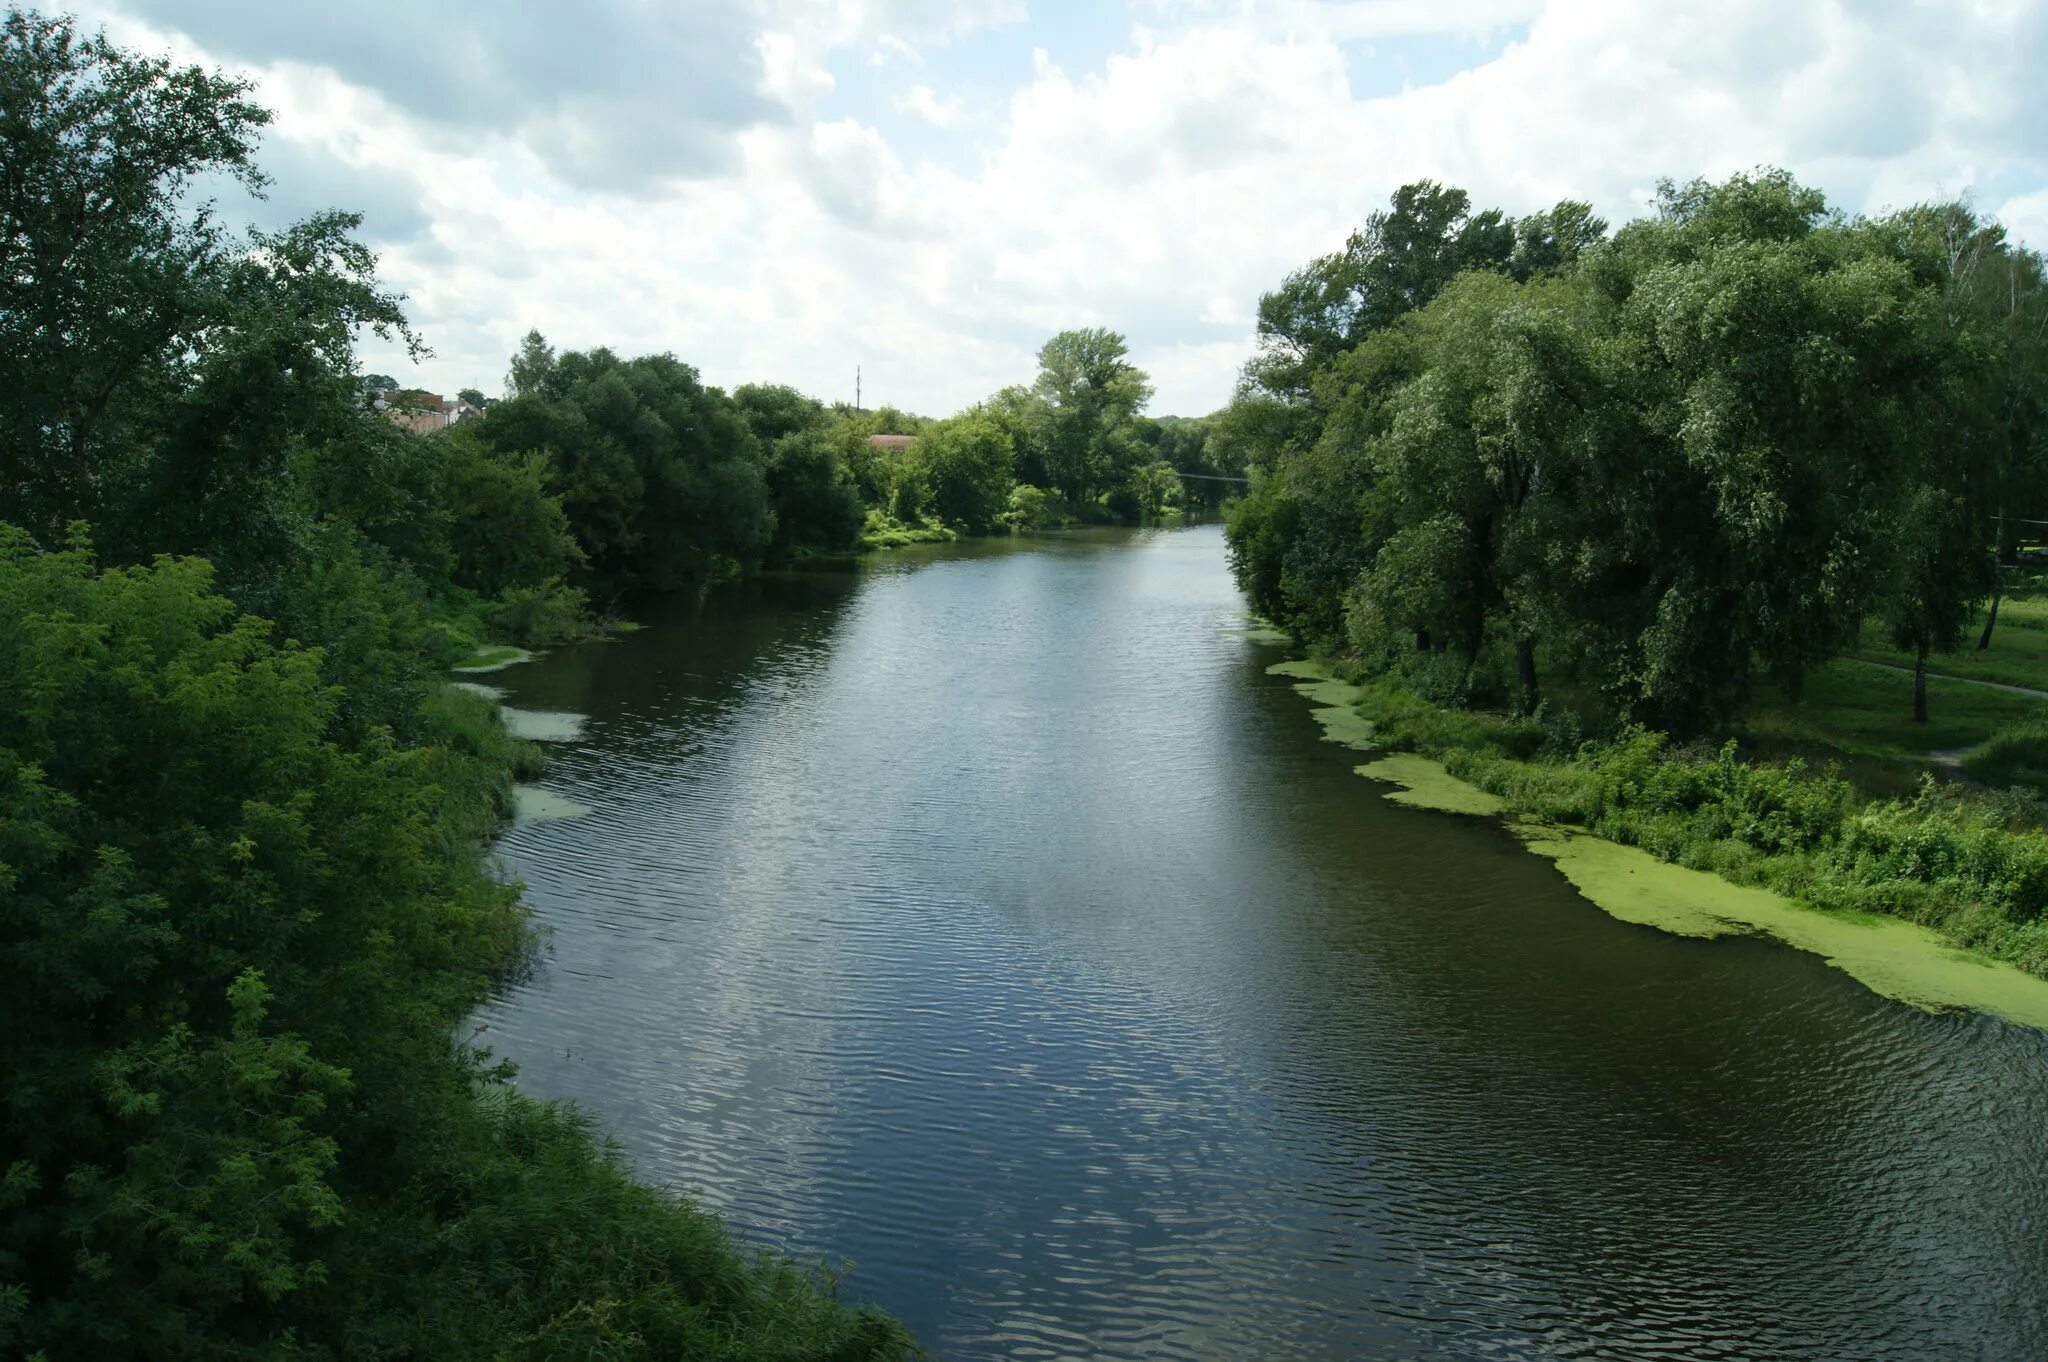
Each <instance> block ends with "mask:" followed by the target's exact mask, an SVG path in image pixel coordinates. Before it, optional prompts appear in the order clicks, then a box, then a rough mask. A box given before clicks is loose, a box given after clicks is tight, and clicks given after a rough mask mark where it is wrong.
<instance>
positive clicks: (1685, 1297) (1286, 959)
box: [482, 526, 2048, 1362]
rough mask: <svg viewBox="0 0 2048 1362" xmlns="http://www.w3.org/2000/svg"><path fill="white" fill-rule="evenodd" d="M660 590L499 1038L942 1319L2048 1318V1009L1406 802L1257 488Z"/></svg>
mask: <svg viewBox="0 0 2048 1362" xmlns="http://www.w3.org/2000/svg"><path fill="white" fill-rule="evenodd" d="M646 623H647V624H648V626H649V627H648V628H646V629H645V630H643V631H642V632H639V633H637V634H633V635H630V636H627V637H625V638H624V639H622V640H621V641H618V642H615V643H610V644H603V645H593V646H587V647H580V648H572V649H565V650H561V651H559V652H557V653H555V654H554V655H552V656H549V657H546V658H544V659H542V660H540V661H538V662H535V663H532V664H529V665H526V666H523V667H519V668H516V669H513V670H510V671H507V672H505V673H503V674H502V676H500V677H493V678H491V679H493V680H495V681H498V682H499V683H500V684H502V685H504V686H505V687H507V688H508V689H509V690H510V691H511V693H512V694H511V698H510V701H509V702H510V703H512V704H515V705H519V706H524V707H531V708H536V709H543V710H562V711H574V712H578V713H582V714H585V715H588V716H589V721H588V723H587V725H586V726H585V727H584V728H583V730H582V733H581V735H580V737H579V738H577V739H576V740H575V741H573V742H570V743H567V744H564V745H563V746H561V747H560V748H559V750H558V759H557V761H556V764H555V766H554V768H553V769H552V770H551V771H550V773H549V775H548V776H547V777H546V780H545V782H544V783H545V784H546V786H547V787H548V788H549V789H551V790H554V791H557V792H559V793H561V794H563V795H566V796H569V797H570V798H573V799H574V800H577V801H580V802H581V803H582V804H584V805H587V806H589V809H590V812H589V813H588V814H587V815H586V816H583V817H579V818H570V819H561V820H556V821H550V822H534V823H524V824H521V825H519V826H516V827H514V828H513V829H512V830H511V831H509V832H508V833H507V834H506V835H505V837H504V839H503V841H502V843H501V846H500V854H501V855H502V857H503V860H504V862H505V863H506V865H507V867H508V868H509V870H510V871H511V872H512V873H514V874H516V875H518V876H519V877H520V878H522V879H524V880H525V881H526V883H527V885H528V889H529V897H530V899H531V902H532V904H533V906H534V909H535V912H536V915H537V917H538V918H539V920H540V921H541V922H542V923H544V924H545V925H546V926H548V927H549V928H551V929H552V933H553V935H552V944H551V949H550V951H549V953H548V956H547V958H546V960H545V963H544V964H543V966H542V967H541V968H540V970H539V971H538V972H537V973H536V975H535V976H534V977H533V978H532V979H531V980H530V981H528V982H527V983H525V984H524V985H522V986H520V987H517V988H514V989H511V990H510V991H508V992H507V993H506V994H505V995H504V996H503V997H501V998H500V999H498V1000H497V1001H496V1002H495V1003H494V1004H492V1005H491V1006H490V1007H488V1008H487V1009H486V1010H485V1013H484V1016H483V1019H482V1020H483V1021H484V1022H485V1023H486V1024H487V1026H488V1030H487V1031H486V1033H485V1036H484V1039H485V1041H486V1042H487V1043H489V1044H490V1045H492V1046H493V1047H494V1048H495V1050H496V1051H497V1052H498V1053H499V1054H501V1055H504V1056H506V1057H508V1058H511V1059H513V1060H515V1061H517V1062H518V1064H519V1066H520V1069H521V1072H522V1082H523V1084H524V1085H525V1086H526V1087H527V1088H529V1089H530V1090H532V1091H535V1092H538V1093H542V1094H547V1095H551V1096H560V1097H570V1098H574V1099H576V1100H578V1101H579V1102H581V1103H583V1104H584V1105H586V1106H587V1107H588V1108H590V1109H591V1110H592V1111H594V1112H595V1113H596V1114H597V1115H598V1116H600V1117H601V1118H602V1119H603V1121H604V1122H605V1123H606V1124H607V1125H608V1126H609V1128H610V1129H611V1130H612V1131H613V1132H614V1133H615V1134H616V1136H617V1138H618V1139H619V1141H620V1142H621V1144H622V1145H623V1147H624V1148H625V1149H626V1151H627V1152H628V1154H629V1155H630V1157H631V1159H632V1161H633V1164H634V1166H635V1167H636V1169H637V1170H638V1171H639V1172H640V1173H641V1174H642V1175H643V1176H645V1177H648V1178H650V1179H653V1180H656V1181H660V1182H665V1183H668V1184H671V1185H675V1186H679V1187H684V1188H689V1189H692V1190H694V1191H696V1192H697V1193H698V1194H699V1195H700V1196H701V1197H702V1199H703V1200H704V1201H705V1202H707V1203H708V1204H710V1205H712V1206H714V1207H716V1208H717V1209H719V1210H720V1211H722V1212H723V1213H725V1214H726V1215H727V1216H728V1217H729V1218H730V1220H731V1222H732V1223H733V1225H734V1226H735V1228H736V1229H737V1230H738V1231H739V1232H740V1233H741V1234H743V1235H744V1236H745V1237H747V1238H748V1239H749V1240H751V1241H753V1242H757V1243H760V1244H763V1245H768V1246H773V1247H775V1248H778V1249H782V1250H785V1251H788V1252H791V1253H794V1254H796V1255H798V1256H800V1257H803V1258H805V1259H808V1260H811V1261H819V1260H826V1261H831V1262H834V1263H837V1262H839V1261H840V1260H850V1261H851V1262H852V1264H853V1267H852V1268H851V1270H850V1271H849V1272H848V1274H847V1275H846V1277H845V1278H844V1280H843V1285H842V1291H843V1292H844V1293H845V1294H847V1295H849V1296H851V1297H854V1298H860V1299H873V1300H876V1301H879V1302H880V1303H881V1304H882V1305H884V1306H885V1307H886V1308H887V1309H889V1310H890V1311H892V1312H893V1313H895V1314H896V1315H897V1316H898V1317H900V1318H902V1319H903V1320H905V1321H906V1322H907V1323H908V1324H909V1325H910V1326H911V1327H912V1328H913V1329H915V1330H916V1331H917V1333H918V1335H919V1338H920V1340H921V1341H922V1342H923V1343H924V1345H925V1346H926V1347H927V1348H928V1349H929V1350H930V1351H931V1353H932V1354H933V1355H934V1356H935V1357H939V1358H946V1359H955V1358H959V1359H972V1358H997V1357H1003V1358H1009V1357H1017V1358H1040V1357H1045V1358H1050V1357H1108V1358H1139V1357H1144V1358H1183V1357H1184V1358H1233V1359H1234V1358H1273V1359H1281V1358H1381V1357H1384V1358H1423V1357H1431V1358H1436V1357H1441V1358H1489V1357H1504V1358H1522V1357H1546V1358H1547V1357H1556V1358H1652V1357H1669V1358H1686V1359H1705V1358H1742V1359H1763V1358H1801V1359H1806V1358H1842V1359H1851V1358H1854V1359H1864V1358H1916V1359H1917V1358H1929V1359H1956V1360H1960V1359H1974V1358H1982V1359H2007V1358H2011V1359H2027V1360H2028V1362H2039V1359H2041V1358H2043V1357H2048V1120H2044V1112H2048V1101H2044V1099H2048V1035H2044V1033H2042V1032H2040V1031H2036V1030H2031V1029H2028V1028H2025V1027H2020V1026H2015V1025H2011V1024H2009V1023H2006V1022H2001V1021H1997V1020H1994V1019H1991V1018H1988V1017H1982V1016H1968V1015H1944V1016H1932V1015H1927V1014H1924V1013H1920V1012H1917V1011H1914V1010H1913V1009H1911V1008H1908V1007H1906V1006H1904V1005H1902V1004H1899V1003H1895V1002H1891V1001H1887V1000H1885V999H1883V998H1880V997H1878V996H1876V995H1874V994H1872V993H1870V992H1868V991H1866V990H1865V989H1863V988H1862V987H1861V986H1860V985H1858V984H1856V983H1855V982H1853V981H1852V980H1850V979H1848V978H1847V977H1846V976H1844V975H1842V974H1840V973H1838V972H1836V971H1834V970H1832V969H1830V968H1829V967H1828V966H1827V965H1826V964H1825V963H1824V962H1823V961H1822V960H1821V959H1820V958H1818V957H1816V956H1812V955H1807V954H1803V953H1800V952H1798V951H1794V950H1791V949H1788V948H1785V947H1781V946H1777V945H1772V944H1768V943H1765V942H1761V941H1754V940H1722V941H1696V940H1689V939H1684V938H1678V937H1672V936H1666V935H1663V934H1661V933H1659V932H1657V931H1654V930H1652V929H1650V928H1646V927H1639V926H1633V925H1629V924H1626V923H1623V922H1619V921H1616V920H1615V919H1613V918H1611V917H1609V916H1607V915H1606V914H1604V913H1602V912H1601V911H1599V910H1598V909H1597V908H1594V907H1593V906H1591V905H1590V904H1588V903H1587V902H1586V901H1585V900H1583V899H1581V898H1580V897H1579V896H1578V895H1577V894H1576V893H1575V892H1574V891H1573V890H1572V889H1571V887H1570V886H1569V885H1568V884H1566V883H1565V881H1564V880H1563V879H1562V878H1561V877H1560V875H1559V874H1558V872H1557V871H1556V869H1555V868H1554V867H1552V866H1551V865H1550V864H1549V863H1548V862H1546V861H1543V860H1541V859H1539V858H1537V857H1535V856H1533V855H1531V854H1529V853H1528V852H1527V851H1525V850H1524V849H1523V848H1522V847H1521V846H1520V845H1519V844H1517V843H1516V842H1515V841H1514V840H1513V839H1512V838H1511V837H1510V836H1509V835H1508V834H1507V833H1506V832H1505V831H1503V830H1502V829H1500V828H1499V827H1497V826H1495V825H1493V824H1491V823H1488V822H1485V821H1481V820H1474V819H1462V818H1458V817H1455V816H1451V815H1445V814H1437V813H1429V812H1422V811H1417V810H1410V809H1403V808H1400V807H1397V806H1394V805H1392V804H1390V803H1387V802H1386V801H1384V800H1382V799H1381V798H1380V797H1379V792H1378V787H1375V786H1374V785H1372V784H1370V783H1368V782H1367V781H1364V780H1361V779H1359V778H1358V777H1356V776H1355V775H1353V774H1352V767H1353V766H1354V765H1355V764H1356V762H1357V760H1358V757H1357V755H1356V754H1355V753H1352V752H1349V751H1346V750H1344V749H1343V748H1340V747H1336V746H1333V745H1331V744H1328V743H1324V742H1322V741H1320V740H1319V737H1320V730H1319V729H1318V728H1317V726H1316V725H1315V724H1314V723H1313V722H1311V720H1310V719H1309V716H1308V706H1307V705H1306V704H1305V703H1304V702H1303V701H1302V700H1301V698H1300V697H1298V696H1297V695H1295V694H1294V693H1293V691H1292V690H1291V689H1290V687H1289V686H1288V684H1287V682H1286V681H1285V680H1284V679H1282V678H1278V677H1273V676H1269V675H1268V674H1267V673H1266V668H1267V667H1268V666H1269V665H1270V664H1272V663H1273V662H1274V661H1276V660H1277V659H1279V658H1280V657H1282V656H1283V655H1284V654H1282V653H1281V652H1280V651H1279V650H1278V649H1275V648H1273V647H1271V646H1269V645H1265V644H1261V643H1257V642H1254V641H1252V640H1250V639H1247V638H1246V637H1244V636H1243V634H1242V632H1241V631H1242V626H1243V623H1244V606H1243V602H1242V601H1241V600H1240V598H1239V597H1238V595H1237V592H1236V591H1235V589H1234V588H1233V586H1232V584H1231V582H1230V579H1229V575H1228V572H1227V571H1226V568H1225V564H1224V556H1223V543H1222V536H1221V534H1220V532H1219V531H1218V530H1217V529H1216V528H1215V527H1213V526H1210V527H1197V528H1192V529H1183V530H1165V531H1137V532H1114V533H1112V532H1096V533H1085V534H1075V535H1072V536H1067V537H1062V538H1057V539H1048V540H1038V541H1028V542H1023V543H1017V544H1008V543H1004V544H980V545H964V546H958V547H954V548H948V549H945V550H942V551H936V552H931V553H924V554H921V555H918V556H911V555H902V556H895V557H889V558H884V559H882V560H879V561H873V562H868V563H864V564H863V565H862V566H861V568H860V569H859V570H858V571H850V572H844V573H811V574H791V575H787V576H781V577H771V578H766V579H763V580H759V581H755V582H750V583H747V584H744V585H742V586H739V587H736V588H733V589H730V590H726V591H722V592H719V593H716V594H714V595H713V596H712V597H711V598H710V599H709V600H708V601H706V602H704V603H703V604H702V605H701V606H695V607H686V606H681V605H679V606H677V607H675V608H674V610H673V611H672V612H670V613H668V614H660V613H656V614H653V615H651V616H649V617H648V618H647V620H646Z"/></svg>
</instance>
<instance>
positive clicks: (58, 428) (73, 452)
mask: <svg viewBox="0 0 2048 1362" xmlns="http://www.w3.org/2000/svg"><path fill="white" fill-rule="evenodd" d="M248 88H249V87H248V85H247V83H246V82H244V81H240V80H234V79H231V78H228V77H224V76H219V75H213V74H209V73H207V72H205V71H203V70H200V69H199V68H197V67H178V66H175V65H173V64H172V63H170V62H168V61H166V60H163V59H157V58H145V57H140V56H137V55H135V54H132V53H129V52H126V51H123V50H122V49H120V48H117V47H115V46H113V45H112V44H110V43H108V42H107V41H106V40H105V39H104V38H103V37H94V38H80V37H78V36H77V34H76V33H75V31H74V29H73V27H72V25H71V23H70V21H68V20H64V19H44V18H41V17H39V16H37V15H34V14H29V13H24V12H21V11H10V12H9V13H8V15H7V16H6V19H5V23H4V26H0V145H5V146H6V147H7V149H8V153H7V173H6V174H5V175H0V369H4V370H5V372H6V373H7V375H8V381H7V382H6V383H5V384H4V385H0V502H4V504H6V505H7V507H8V508H9V514H10V515H11V516H12V517H14V518H15V519H17V520H18V521H19V522H21V523H23V524H25V525H27V526H28V527H29V528H30V529H31V531H32V532H34V533H35V534H37V535H38V536H40V537H42V538H44V539H45V540H48V541H50V542H56V541H57V540H58V539H60V538H61V532H62V526H63V524H64V523H65V522H66V521H68V520H71V519H75V518H87V519H93V520H105V521H109V522H110V528H109V533H108V535H107V538H108V539H109V540H110V541H111V543H112V544H113V546H114V548H115V549H116V550H117V551H118V552H120V553H123V554H126V555H132V556H138V557H139V556H146V555H147V554H148V553H151V552H154V551H159V550H166V549H170V550H191V549H195V548H201V547H219V546H223V545H226V544H229V543H232V544H235V545H237V546H239V547H241V548H242V549H243V550H244V552H243V555H242V556H243V557H244V558H248V559H256V558H261V557H263V556H266V555H268V556H275V554H277V553H278V552H281V551H282V548H283V545H284V542H285V539H286V535H287V530H286V527H285V526H284V525H283V524H282V523H281V521H282V518H283V516H284V511H283V509H282V508H281V506H280V505H279V502H278V497H277V492H278V490H279V488H280V486H281V480H280V478H279V476H278V475H279V473H280V471H281V469H282V467H283V464H284V461H285V458H286V456H287V453H288V446H289V443H290V439H291V437H292V435H293V434H295V433H296V432H297V431H299V430H302V429H304V428H305V426H306V425H307V424H308V423H313V424H317V423H318V422H320V421H323V420H327V419H330V418H334V417H337V416H338V414H339V413H342V412H345V411H348V410H351V409H353V408H356V407H358V406H359V405H360V402H359V396H358V392H357V389H356V381H355V378H354V372H355V363H354V357H353V354H352V353H351V352H352V345H353V340H354V336H355V333H356V331H357V330H358V329H359V328H368V329H370V330H372V331H374V332H376V333H378V334H380V335H385V336H390V335H392V334H394V333H397V334H400V335H403V336H404V338H405V340H406V342H407V344H408V345H409V346H413V345H416V342H414V340H413V338H412V337H411V335H410V333H408V332H405V331H404V323H403V318H402V316H401V315H400V313H399V311H398V307H397V303H396V300H395V299H393V298H392V297H390V296H389V295H388V294H385V293H383V292H382V291H380V290H379V289H378V288H377V287H376V285H375V282H374V278H373V274H372V271H373V267H374V260H373V259H372V257H371V256H370V254H369V252H368V251H366V250H365V249H364V248H363V247H362V246H361V245H360V244H358V243H356V242H354V241H353V240H352V239H351V237H350V233H351V232H352V231H353V230H354V229H355V228H356V226H357V225H358V224H359V221H360V220H359V219H358V218H357V217H354V216H352V215H349V214H342V213H326V214H320V215H317V216H315V217H313V218H310V219H307V220H306V221H304V222H301V223H299V224H297V225H295V226H292V227H290V228H287V229H285V230H283V231H281V232H276V233H257V232H251V233H248V234H247V235H245V236H244V235H237V234H235V233H232V232H230V231H228V230H227V229H226V228H224V227H223V226H222V225H221V224H220V223H219V222H218V221H216V220H215V218H214V216H213V212H212V209H211V206H210V203H209V202H208V201H205V200H196V199H195V196H194V194H193V192H192V190H193V187H194V186H195V185H197V184H199V183H200V182H202V180H203V179H204V178H205V177H208V176H218V177H222V178H225V179H229V180H233V181H236V182H239V183H240V184H242V185H243V186H245V187H246V188H248V189H249V190H251V191H252V192H258V193H260V192H261V190H262V188H263V186H264V185H265V184H266V183H267V182H266V180H265V179H264V177H263V176H262V174H261V172H259V171H258V170H257V169H256V167H255V164H254V161H253V159H252V158H253V153H254V149H255V143H256V137H257V134H258V133H259V131H260V130H261V129H262V127H263V126H264V125H265V124H267V123H268V121H269V114H268V113H267V112H266V111H265V110H263V109H262V108H261V107H259V106H258V105H256V104H255V103H253V102H252V101H250V100H249V99H248V98H247V95H248ZM250 411H261V412H263V413H264V419H263V420H262V421H250V420H247V419H246V413H248V412H250ZM259 529H261V530H263V531H264V533H263V534H259V533H257V531H258V530H259ZM266 535H267V538H266ZM259 541H260V542H259Z"/></svg>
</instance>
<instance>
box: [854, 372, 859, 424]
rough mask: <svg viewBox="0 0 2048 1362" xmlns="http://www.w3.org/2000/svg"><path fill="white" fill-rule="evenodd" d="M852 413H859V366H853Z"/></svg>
mask: <svg viewBox="0 0 2048 1362" xmlns="http://www.w3.org/2000/svg"><path fill="white" fill-rule="evenodd" d="M853 414H854V415H855V416H858V415H860V366H859V365H858V364H856V365H854V366H853Z"/></svg>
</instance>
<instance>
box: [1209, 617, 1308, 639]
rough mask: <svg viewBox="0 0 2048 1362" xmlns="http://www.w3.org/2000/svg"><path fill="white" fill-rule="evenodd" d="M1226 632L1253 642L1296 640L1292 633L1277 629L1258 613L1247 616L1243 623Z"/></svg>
mask: <svg viewBox="0 0 2048 1362" xmlns="http://www.w3.org/2000/svg"><path fill="white" fill-rule="evenodd" d="M1225 632H1227V633H1232V634H1236V635H1237V636H1238V637H1239V638H1242V639H1247V640H1249V641H1250V642H1253V643H1292V642H1294V636H1293V635H1292V634H1289V633H1288V632H1287V631H1286V630H1284V629H1275V628H1274V627H1273V626H1272V625H1271V624H1269V623H1268V622H1266V621H1265V620H1262V619H1260V618H1259V617H1258V616H1257V615H1252V616H1249V617H1247V619H1246V620H1245V622H1244V623H1243V624H1241V625H1239V626H1237V627H1236V628H1234V629H1230V630H1226V631H1225Z"/></svg>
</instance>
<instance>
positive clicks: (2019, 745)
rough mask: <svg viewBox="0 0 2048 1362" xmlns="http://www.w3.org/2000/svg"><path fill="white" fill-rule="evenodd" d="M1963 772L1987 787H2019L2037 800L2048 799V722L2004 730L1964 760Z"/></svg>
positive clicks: (2023, 724)
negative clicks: (2047, 797)
mask: <svg viewBox="0 0 2048 1362" xmlns="http://www.w3.org/2000/svg"><path fill="white" fill-rule="evenodd" d="M1963 771H1964V772H1965V773H1966V774H1967V775H1968V776H1969V777H1970V779H1972V780H1975V781H1981V782H1982V783H1984V784H1986V785H1996V786H2019V787H2021V788H2023V789H2026V790H2028V791H2030V792H2031V793H2032V794H2033V795H2034V796H2035V797H2036V798H2040V797H2043V796H2048V720H2044V719H2031V720H2028V721H2027V722H2026V723H2020V724H2014V725H2012V726H2011V727H2009V728H2002V729H2000V730H1999V731H1998V732H1996V733H1994V734H1992V735H1991V739H1990V741H1989V742H1986V743H1985V744H1984V745H1983V746H1982V747H1980V748H1978V749H1977V750H1976V751H1974V752H1972V753H1970V754H1969V755H1968V756H1967V757H1964V758H1963Z"/></svg>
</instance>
